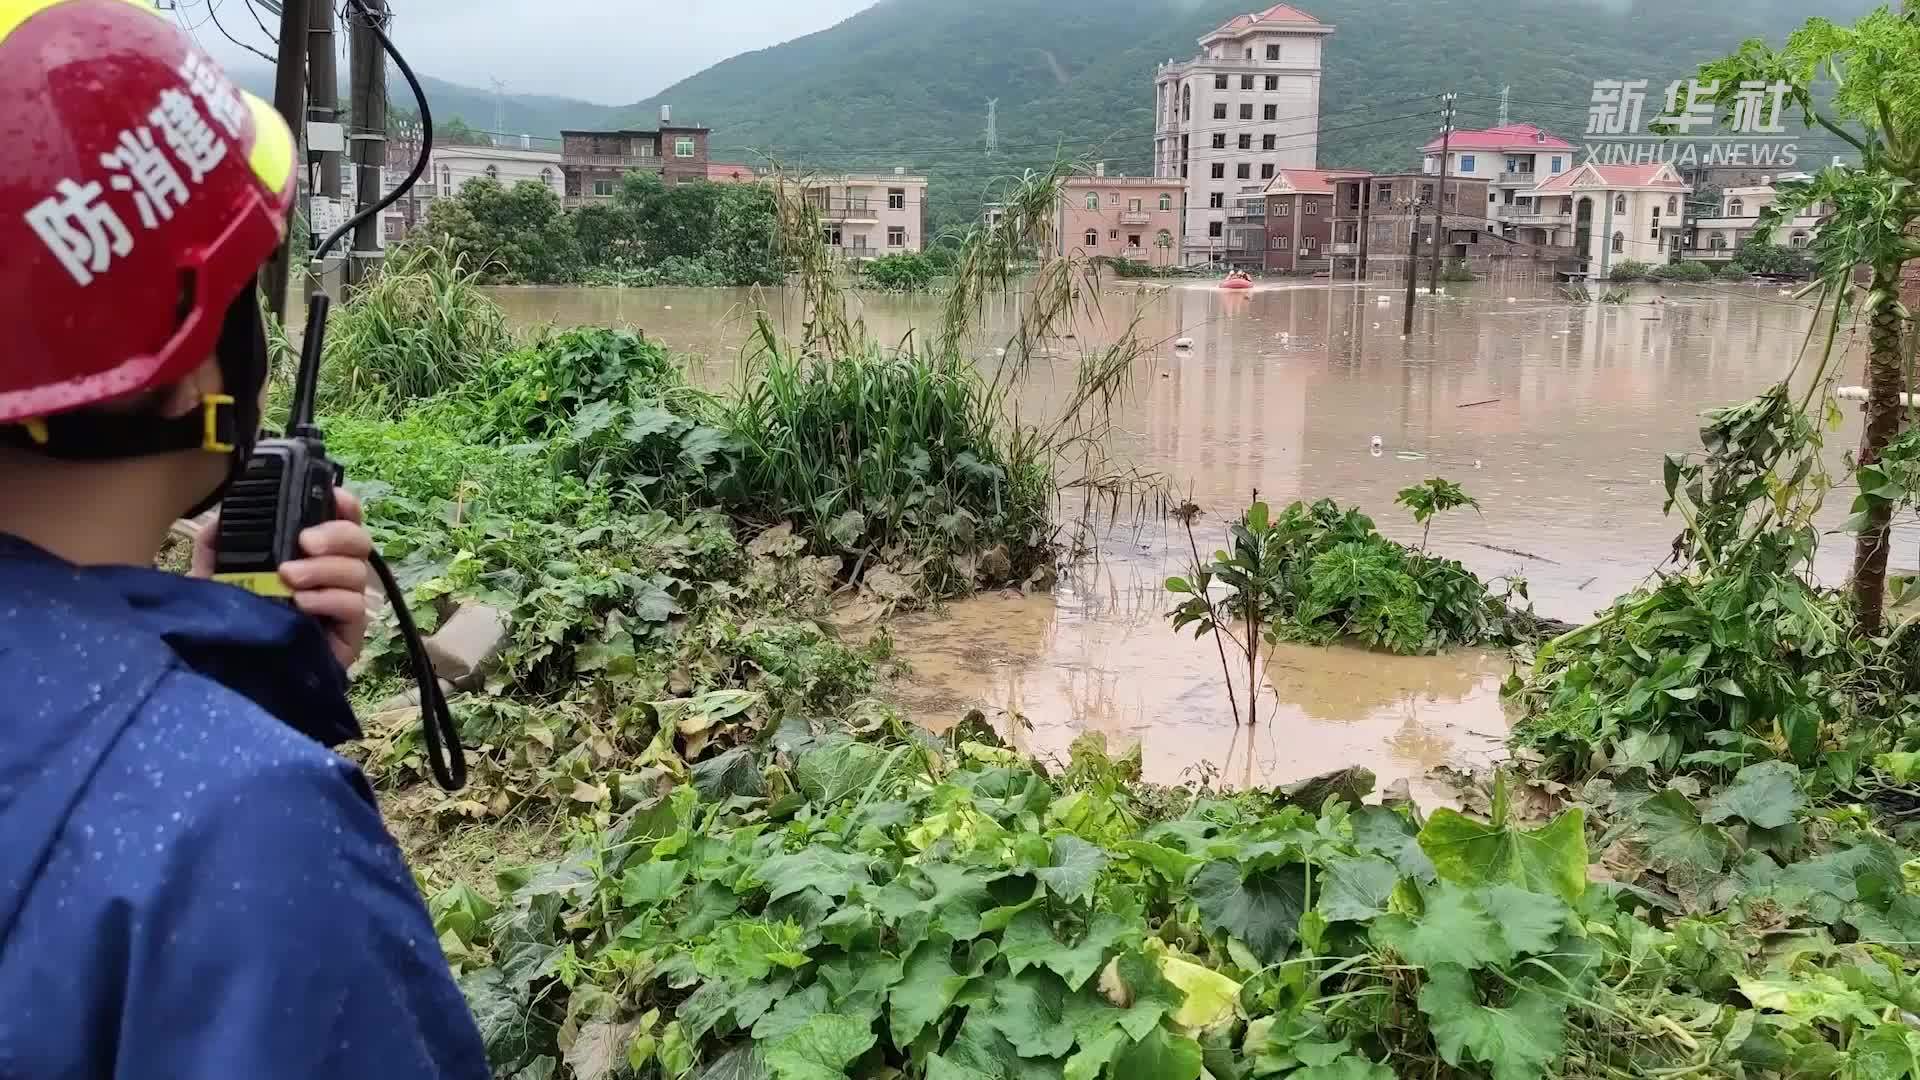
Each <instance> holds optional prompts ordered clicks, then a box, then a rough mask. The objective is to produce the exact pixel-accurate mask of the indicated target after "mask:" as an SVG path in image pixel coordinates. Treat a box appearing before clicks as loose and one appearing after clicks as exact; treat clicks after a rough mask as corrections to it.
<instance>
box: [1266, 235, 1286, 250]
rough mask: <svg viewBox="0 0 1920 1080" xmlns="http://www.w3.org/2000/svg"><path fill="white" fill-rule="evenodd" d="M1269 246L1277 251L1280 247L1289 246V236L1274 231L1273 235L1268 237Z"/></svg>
mask: <svg viewBox="0 0 1920 1080" xmlns="http://www.w3.org/2000/svg"><path fill="white" fill-rule="evenodd" d="M1267 246H1268V247H1270V248H1272V249H1273V250H1275V251H1279V250H1280V249H1282V248H1284V247H1286V246H1287V238H1286V237H1284V236H1282V235H1280V234H1279V233H1274V234H1273V235H1272V236H1270V237H1268V238H1267Z"/></svg>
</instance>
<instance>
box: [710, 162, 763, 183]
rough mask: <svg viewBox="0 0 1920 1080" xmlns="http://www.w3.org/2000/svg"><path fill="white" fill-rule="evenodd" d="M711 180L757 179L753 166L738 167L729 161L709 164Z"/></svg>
mask: <svg viewBox="0 0 1920 1080" xmlns="http://www.w3.org/2000/svg"><path fill="white" fill-rule="evenodd" d="M707 179H709V180H753V179H756V177H755V176H754V172H753V166H751V165H738V164H735V163H733V162H729V161H709V162H707Z"/></svg>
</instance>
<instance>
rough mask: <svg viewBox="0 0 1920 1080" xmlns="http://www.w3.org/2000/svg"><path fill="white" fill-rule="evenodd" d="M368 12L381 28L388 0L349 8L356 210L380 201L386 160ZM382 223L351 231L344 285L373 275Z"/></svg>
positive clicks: (380, 77)
mask: <svg viewBox="0 0 1920 1080" xmlns="http://www.w3.org/2000/svg"><path fill="white" fill-rule="evenodd" d="M320 2H322V3H325V2H327V0H320ZM369 15H371V16H372V18H375V19H379V20H380V23H381V28H382V29H385V26H386V22H387V0H366V8H365V10H362V9H361V8H360V7H359V6H358V5H356V6H355V7H354V8H353V9H352V11H351V12H350V13H349V20H350V25H351V34H350V36H349V38H348V47H349V48H350V49H351V50H352V55H351V57H350V59H351V60H352V65H353V98H352V104H351V106H350V107H351V108H352V110H353V128H354V130H353V134H352V135H351V136H350V138H349V141H350V143H351V145H352V147H353V164H354V173H353V180H354V184H353V186H354V196H355V197H354V205H355V212H356V213H357V212H359V211H362V210H366V209H368V208H370V207H372V206H373V204H374V203H377V202H379V201H380V196H381V194H382V192H381V190H380V176H381V171H382V170H383V169H384V168H385V166H386V164H387V57H386V54H385V53H384V52H382V51H381V50H380V40H379V39H378V38H376V37H374V36H373V23H372V22H371V21H369V18H368V16H369ZM383 225H384V223H383V222H382V221H381V220H380V218H379V215H377V214H376V215H371V216H369V217H368V218H367V219H366V220H365V221H362V222H361V223H360V225H359V227H357V228H356V229H355V230H354V234H353V250H352V252H351V253H350V254H349V255H348V257H347V284H349V285H358V284H359V283H360V282H362V281H365V280H366V279H367V278H368V277H369V276H370V275H371V272H372V270H373V264H374V263H377V262H379V261H380V260H381V259H382V258H384V257H385V256H386V252H385V250H383V249H382V248H381V246H380V230H381V228H382V227H383Z"/></svg>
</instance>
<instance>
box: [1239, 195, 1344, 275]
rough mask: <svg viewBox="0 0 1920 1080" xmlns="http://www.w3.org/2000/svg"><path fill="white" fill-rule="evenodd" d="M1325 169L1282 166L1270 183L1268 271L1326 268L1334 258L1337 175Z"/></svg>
mask: <svg viewBox="0 0 1920 1080" xmlns="http://www.w3.org/2000/svg"><path fill="white" fill-rule="evenodd" d="M1336 175H1340V176H1356V175H1364V174H1356V173H1354V172H1351V171H1348V172H1341V173H1337V174H1336V173H1335V172H1333V171H1330V170H1326V169H1282V170H1280V172H1279V174H1278V175H1276V176H1275V177H1274V178H1273V180H1272V181H1271V182H1270V183H1268V184H1267V187H1266V191H1265V199H1266V217H1267V223H1266V237H1267V247H1266V258H1265V263H1264V267H1263V268H1264V269H1265V270H1266V271H1267V273H1269V274H1303V273H1313V272H1317V271H1321V270H1326V269H1328V268H1329V267H1330V266H1331V260H1332V258H1333V184H1334V179H1333V178H1334V176H1336Z"/></svg>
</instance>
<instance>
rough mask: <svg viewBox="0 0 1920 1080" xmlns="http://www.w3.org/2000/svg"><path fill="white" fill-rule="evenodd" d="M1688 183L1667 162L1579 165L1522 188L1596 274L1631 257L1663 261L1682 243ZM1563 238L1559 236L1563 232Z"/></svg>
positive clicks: (1551, 227)
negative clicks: (1534, 184) (1525, 188)
mask: <svg viewBox="0 0 1920 1080" xmlns="http://www.w3.org/2000/svg"><path fill="white" fill-rule="evenodd" d="M1692 191H1693V187H1692V185H1690V184H1688V183H1687V182H1686V181H1685V180H1683V179H1681V178H1680V174H1679V173H1678V172H1676V171H1675V170H1674V168H1673V166H1672V165H1667V164H1660V163H1655V164H1649V165H1580V166H1576V167H1575V168H1572V169H1569V170H1567V171H1566V172H1563V173H1561V174H1560V175H1559V176H1556V177H1553V178H1552V179H1550V180H1547V181H1545V182H1543V183H1541V184H1540V185H1539V186H1538V187H1535V188H1532V189H1529V190H1528V191H1527V193H1526V194H1527V198H1529V199H1531V200H1534V205H1535V206H1536V207H1537V208H1538V211H1539V213H1540V214H1541V215H1542V217H1543V218H1544V219H1551V222H1550V223H1549V224H1547V225H1545V226H1543V227H1545V228H1546V229H1548V230H1549V231H1550V232H1551V233H1552V234H1553V237H1554V239H1553V243H1554V244H1556V245H1564V244H1567V243H1569V242H1570V243H1571V246H1572V247H1573V254H1574V257H1575V258H1578V259H1582V260H1585V262H1586V271H1587V273H1588V274H1590V275H1591V276H1593V277H1596V278H1608V277H1612V276H1613V267H1615V266H1616V265H1618V264H1619V263H1621V262H1622V261H1625V260H1628V259H1632V260H1634V261H1636V262H1643V263H1663V262H1666V261H1667V256H1668V253H1669V252H1678V251H1679V250H1680V249H1681V246H1682V236H1683V232H1684V230H1683V228H1682V222H1683V221H1684V220H1685V219H1684V216H1683V210H1684V207H1685V204H1686V201H1687V195H1688V194H1689V193H1691V192H1692ZM1563 237H1564V238H1565V239H1562V238H1563Z"/></svg>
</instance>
